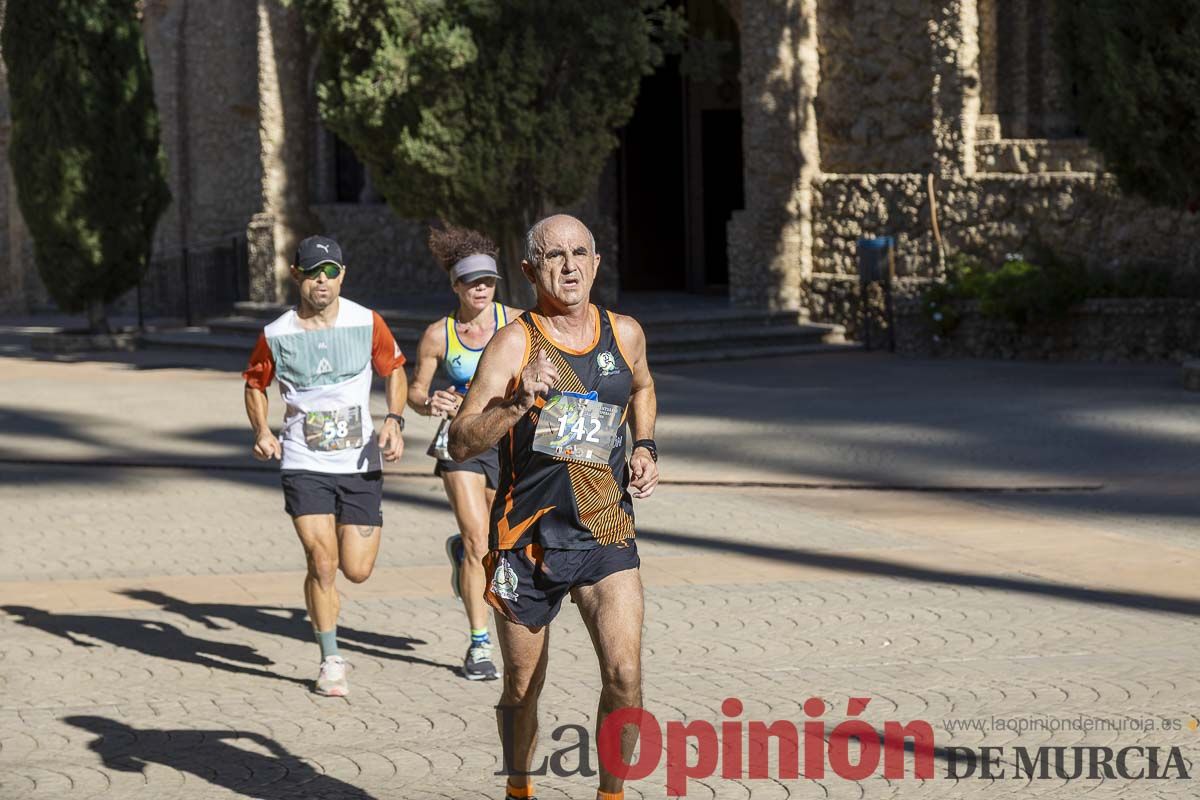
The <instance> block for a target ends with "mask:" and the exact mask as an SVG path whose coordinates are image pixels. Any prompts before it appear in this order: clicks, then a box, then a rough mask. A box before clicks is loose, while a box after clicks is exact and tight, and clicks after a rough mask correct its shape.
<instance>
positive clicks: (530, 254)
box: [525, 214, 596, 266]
mask: <svg viewBox="0 0 1200 800" xmlns="http://www.w3.org/2000/svg"><path fill="white" fill-rule="evenodd" d="M563 228H565V229H566V230H568V231H569V230H582V231H584V232H585V233H586V234H587V238H588V241H589V242H590V243H591V248H592V250H591V251H592V254H593V255H594V254H595V253H596V237H595V236H593V235H592V232H591V230H589V229H588V226H587V225H584V224H583V223H582V222H580V221H579V220H578V219H576V218H575V217H572V216H571V215H570V214H554V215H552V216H549V217H546V218H545V219H540V220H538V221H537V222H535V223H533V227H532V228H530V229H529V233H527V234H525V260H526V261H528V262H529V263H530V264H533V265H535V266H536V265H537V264H538V262H540V261H541V259H542V254H543V253H545V252H546V248H545V242H546V234H547V233H549V232H551V231H554V232H555V233H560V232H563V231H562V230H561V229H563Z"/></svg>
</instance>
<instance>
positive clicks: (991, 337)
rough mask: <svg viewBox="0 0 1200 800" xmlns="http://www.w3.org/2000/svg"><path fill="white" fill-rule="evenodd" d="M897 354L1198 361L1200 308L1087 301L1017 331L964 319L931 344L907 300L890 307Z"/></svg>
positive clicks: (915, 306) (1195, 304) (974, 316)
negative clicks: (893, 309) (1063, 315)
mask: <svg viewBox="0 0 1200 800" xmlns="http://www.w3.org/2000/svg"><path fill="white" fill-rule="evenodd" d="M896 351H897V352H898V353H901V354H903V355H908V356H923V357H929V356H953V357H973V358H1020V359H1049V360H1056V361H1109V362H1112V361H1175V362H1182V361H1185V360H1188V359H1191V358H1195V357H1196V355H1197V354H1198V353H1200V301H1196V300H1168V299H1149V300H1123V299H1122V300H1102V299H1101V300H1088V301H1086V302H1084V303H1081V304H1080V305H1078V306H1076V307H1075V308H1072V309H1071V311H1070V313H1069V314H1068V316H1067V317H1066V318H1064V319H1061V320H1054V321H1047V322H1042V323H1034V324H1030V325H1026V326H1024V327H1018V326H1016V325H1014V324H1013V323H1011V322H1009V321H1007V320H1001V319H993V318H988V317H983V316H981V315H979V314H978V313H977V312H976V313H971V312H968V313H966V314H964V316H963V318H962V321H961V322H960V323H959V325H958V327H957V328H956V329H955V331H954V333H953V334H952V335H951V336H949V337H946V338H942V339H940V340H935V339H934V337H933V334H932V333H931V331H930V329H929V327H928V326H927V324H926V322H925V319H924V317H923V316H922V314H921V309H920V306H919V303H918V301H917V300H916V299H915V298H914V299H912V300H909V301H907V302H905V301H902V302H901V303H899V304H898V306H897V312H896Z"/></svg>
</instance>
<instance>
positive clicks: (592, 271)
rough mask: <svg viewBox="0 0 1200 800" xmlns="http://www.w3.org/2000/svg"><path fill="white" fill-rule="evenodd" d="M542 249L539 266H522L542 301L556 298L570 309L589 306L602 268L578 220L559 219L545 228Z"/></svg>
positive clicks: (585, 230) (587, 233) (543, 228)
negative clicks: (546, 298) (581, 305)
mask: <svg viewBox="0 0 1200 800" xmlns="http://www.w3.org/2000/svg"><path fill="white" fill-rule="evenodd" d="M540 245H541V250H542V257H541V259H540V260H539V261H538V263H537V264H530V263H529V262H528V261H526V262H523V263H522V264H521V269H522V270H523V271H524V272H525V277H527V278H528V279H529V280H530V282H531V283H533V285H534V286H535V287H537V290H538V295H539V297H541V296H546V297H550V298H553V299H554V300H556V301H557V302H558V303H560V304H562V305H564V306H567V307H570V306H576V305H579V304H581V303H587V302H588V298H589V297H590V296H591V293H592V284H593V283H594V282H595V280H596V269H597V268H598V267H599V266H600V256H598V255H596V254H595V253H594V252H592V237H591V234H590V233H589V232H588V229H587V228H586V227H584V225H583V223H581V222H580V221H579V220H576V219H572V218H570V217H562V218H556V219H553V220H551V221H550V222H548V223H546V225H545V226H543V227H542V231H541V242H540Z"/></svg>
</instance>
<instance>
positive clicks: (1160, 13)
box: [1058, 0, 1200, 211]
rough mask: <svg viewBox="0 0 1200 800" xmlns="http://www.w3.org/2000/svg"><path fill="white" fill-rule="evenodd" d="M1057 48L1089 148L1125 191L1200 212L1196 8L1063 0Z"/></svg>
mask: <svg viewBox="0 0 1200 800" xmlns="http://www.w3.org/2000/svg"><path fill="white" fill-rule="evenodd" d="M1058 40H1059V45H1060V47H1061V48H1063V54H1064V56H1065V61H1066V63H1067V65H1068V69H1069V71H1070V74H1071V76H1072V78H1073V80H1074V83H1075V89H1076V109H1077V111H1078V114H1079V118H1080V122H1081V123H1082V125H1083V129H1084V131H1085V132H1086V134H1087V137H1088V141H1089V142H1091V144H1092V145H1093V146H1094V147H1096V149H1098V150H1099V151H1100V152H1101V153H1102V154H1103V155H1104V160H1105V165H1106V166H1107V168H1108V169H1109V170H1111V171H1112V172H1113V173H1114V174H1115V175H1116V177H1117V180H1118V182H1119V183H1120V185H1121V188H1122V189H1123V190H1125V191H1127V192H1131V193H1136V194H1140V195H1142V196H1143V197H1145V198H1147V199H1149V200H1151V201H1154V202H1157V203H1161V204H1163V205H1169V206H1174V207H1176V208H1183V207H1188V208H1190V209H1191V210H1193V211H1194V210H1196V209H1197V207H1198V206H1200V146H1198V145H1200V2H1197V0H1062V5H1061V7H1060V8H1059V23H1058Z"/></svg>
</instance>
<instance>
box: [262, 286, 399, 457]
mask: <svg viewBox="0 0 1200 800" xmlns="http://www.w3.org/2000/svg"><path fill="white" fill-rule="evenodd" d="M338 304H339V307H338V315H337V320H336V321H335V322H334V324H333V325H332V326H331V327H328V328H317V329H306V328H303V327H301V325H300V321H299V319H298V317H297V316H296V310H295V309H291V310H289V311H287V312H285V313H284V314H283V315H282V316H280V317H279V318H278V319H276V320H275V321H274V322H272V323H271V324H269V325H267V326H266V327H265V328H263V332H262V333H261V334H260V335H259V337H258V343H257V344H256V345H255V346H254V352H253V353H251V355H250V365H249V367H247V369H246V371H245V372H243V373H242V376H243V377H244V378H245V379H246V383H247V384H248V385H249V386H252V387H254V388H256V389H260V390H262V391H266V388H267V387H268V386H270V385H271V381H272V380H274V379H276V378H278V379H279V394H280V395H281V396H282V398H283V402H284V417H283V430H282V431H281V432H280V434H279V438H280V440H281V441H282V442H283V465H282V466H283V469H303V470H310V471H313V472H326V473H334V474H347V473H355V472H372V471H374V470H378V469H381V468H382V463H381V461H380V455H379V446H378V444H377V443H376V441H375V437H374V436H372V433H374V430H375V426H374V424H373V423H372V422H371V412H370V407H369V406H370V399H371V371H372V368H373V369H374V371H375V372H377V373H379V374H380V375H384V376H387V375H390V374H392V372H393V371H395V370H397V369H399V368H400V367H401V366H402V365H403V364H404V360H405V359H404V354H403V353H401V352H400V348H399V346H397V344H396V340H395V338H394V337H393V336H392V332H391V331H390V330H388V326H387V323H385V322H384V321H383V318H382V317H380V316H379V315H378V314H377V313H375V312H374V311H372V310H370V309H369V308H366V307H364V306H361V305H359V304H358V303H355V302H353V301H351V300H347V299H346V298H344V297H343V298H339V299H338Z"/></svg>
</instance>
